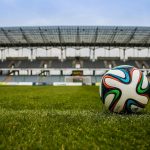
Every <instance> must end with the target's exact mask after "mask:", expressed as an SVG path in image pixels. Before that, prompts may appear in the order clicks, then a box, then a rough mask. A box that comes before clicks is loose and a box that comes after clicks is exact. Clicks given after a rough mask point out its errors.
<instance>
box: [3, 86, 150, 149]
mask: <svg viewBox="0 0 150 150" xmlns="http://www.w3.org/2000/svg"><path fill="white" fill-rule="evenodd" d="M98 91H99V90H98V87H88V86H85V87H51V86H45V87H42V86H39V87H5V86H1V87H0V149H4V150H5V149H14V150H19V149H22V150H30V149H32V150H34V149H35V150H37V149H44V150H45V149H62V150H63V149H69V150H70V149H85V150H86V149H100V150H101V149H106V150H108V149H112V150H116V149H139V150H143V149H149V148H150V105H148V106H147V107H146V109H145V110H144V111H143V112H142V113H141V114H137V115H117V114H111V113H108V112H106V111H104V110H103V107H102V103H101V101H100V98H99V93H98Z"/></svg>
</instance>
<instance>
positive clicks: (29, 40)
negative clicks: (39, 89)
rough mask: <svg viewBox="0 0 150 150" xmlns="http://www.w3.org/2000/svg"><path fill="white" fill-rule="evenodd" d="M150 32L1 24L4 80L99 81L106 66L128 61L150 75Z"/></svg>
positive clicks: (0, 70)
mask: <svg viewBox="0 0 150 150" xmlns="http://www.w3.org/2000/svg"><path fill="white" fill-rule="evenodd" d="M149 36H150V28H149V27H121V26H116V27H115V26H47V27H12V28H11V27H4V28H0V47H1V48H0V50H1V62H0V73H1V76H0V81H1V84H11V85H13V84H15V85H16V84H19V85H21V84H23V85H26V84H27V85H59V84H60V85H65V84H73V85H95V84H99V82H100V79H101V76H102V75H103V74H104V73H105V72H106V71H107V70H109V69H110V68H113V67H115V66H118V65H125V64H126V65H132V66H135V67H137V68H139V69H141V70H142V71H144V73H145V74H146V75H149V72H150V61H149V58H150V50H149V46H150V40H149ZM143 52H144V54H145V55H143V54H142V53H143ZM128 53H130V55H128ZM131 54H132V55H131Z"/></svg>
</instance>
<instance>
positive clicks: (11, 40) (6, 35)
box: [1, 28, 15, 44]
mask: <svg viewBox="0 0 150 150" xmlns="http://www.w3.org/2000/svg"><path fill="white" fill-rule="evenodd" d="M1 31H2V32H3V34H4V35H5V37H6V39H8V41H9V42H10V43H11V44H13V43H15V40H14V39H13V38H12V37H10V36H9V35H8V33H7V31H6V30H4V29H3V28H1Z"/></svg>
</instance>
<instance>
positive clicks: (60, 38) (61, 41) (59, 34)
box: [58, 27, 63, 45]
mask: <svg viewBox="0 0 150 150" xmlns="http://www.w3.org/2000/svg"><path fill="white" fill-rule="evenodd" d="M58 37H59V42H60V45H61V43H63V38H62V35H61V31H60V28H59V27H58Z"/></svg>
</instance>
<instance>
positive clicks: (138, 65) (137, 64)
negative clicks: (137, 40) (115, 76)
mask: <svg viewBox="0 0 150 150" xmlns="http://www.w3.org/2000/svg"><path fill="white" fill-rule="evenodd" d="M135 64H136V66H137V67H138V68H142V66H141V64H140V63H139V62H138V61H137V60H135Z"/></svg>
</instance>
